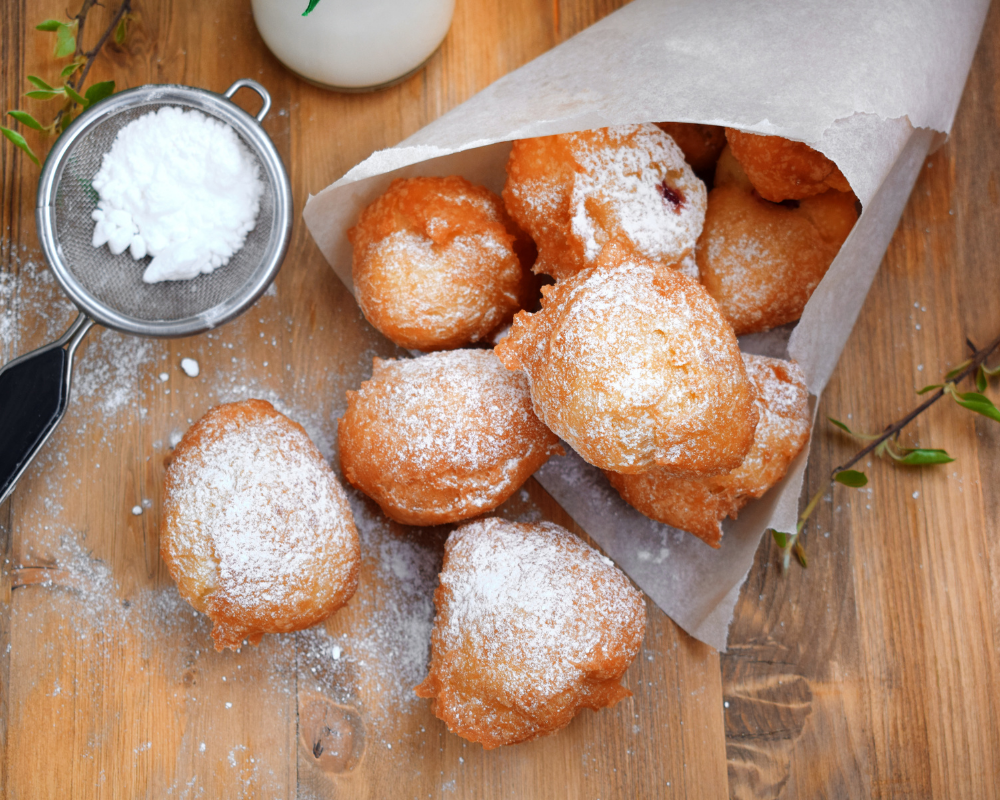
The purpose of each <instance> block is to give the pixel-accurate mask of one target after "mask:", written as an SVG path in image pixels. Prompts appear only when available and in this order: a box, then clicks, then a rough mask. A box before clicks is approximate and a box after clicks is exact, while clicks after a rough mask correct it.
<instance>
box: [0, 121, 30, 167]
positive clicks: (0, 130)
mask: <svg viewBox="0 0 1000 800" xmlns="http://www.w3.org/2000/svg"><path fill="white" fill-rule="evenodd" d="M0 134H3V135H4V136H5V137H7V138H8V139H10V140H11V141H12V142H13V143H14V146H15V147H19V148H21V149H22V150H23V151H24V152H25V153H27V154H28V158H30V159H31V160H32V161H34V162H35V165H36V166H37V165H38V156H36V155H35V153H34V151H32V149H31V148H30V147H29V146H28V143H27V142H26V141H25V140H24V137H23V136H22V135H21V134H19V133H18V132H17V131H12V130H11V129H10V128H5V127H3V126H2V125H0Z"/></svg>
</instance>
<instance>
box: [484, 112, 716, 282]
mask: <svg viewBox="0 0 1000 800" xmlns="http://www.w3.org/2000/svg"><path fill="white" fill-rule="evenodd" d="M705 196H706V193H705V184H703V183H702V182H701V181H700V180H699V179H698V178H697V177H695V174H694V172H692V171H691V167H690V166H688V164H687V162H686V161H685V160H684V153H683V152H681V149H680V148H679V147H678V146H677V145H676V144H675V143H674V140H673V139H671V138H670V137H669V136H668V135H667V134H665V133H664V132H663V131H661V130H660V129H659V128H657V127H656V126H655V125H652V124H644V125H619V126H616V127H613V128H601V129H599V130H592V131H581V132H579V133H566V134H560V135H557V136H543V137H539V138H535V139H521V140H519V141H516V142H514V145H513V148H512V150H511V153H510V159H509V160H508V162H507V184H506V186H504V190H503V199H504V203H505V204H506V206H507V210H508V211H509V212H510V215H511V216H512V217H513V218H514V220H515V221H516V222H517V223H518V224H519V225H520V226H521V227H522V228H524V229H525V230H526V231H527V232H528V233H529V234H531V236H532V238H533V239H534V241H535V243H536V244H537V245H538V261H537V262H536V263H535V271H536V272H544V273H546V274H548V275H552V276H553V277H554V278H556V279H559V278H564V277H567V276H569V275H572V274H573V273H575V272H578V271H579V270H581V269H583V268H584V267H586V266H589V265H591V264H593V263H594V262H595V261H596V259H597V257H598V255H599V254H600V252H601V248H602V247H604V245H605V244H607V243H608V242H609V241H612V240H616V239H617V240H619V241H621V242H622V243H623V244H624V245H626V246H628V247H631V248H633V249H634V250H635V251H636V252H638V253H639V254H641V255H643V256H645V257H646V258H649V259H652V260H654V261H658V262H660V263H662V264H670V265H674V264H677V263H679V262H680V261H682V260H683V259H684V257H685V256H687V255H689V254H690V253H691V252H692V251H693V250H694V247H695V243H696V242H697V240H698V234H699V233H701V226H702V221H703V220H704V218H705Z"/></svg>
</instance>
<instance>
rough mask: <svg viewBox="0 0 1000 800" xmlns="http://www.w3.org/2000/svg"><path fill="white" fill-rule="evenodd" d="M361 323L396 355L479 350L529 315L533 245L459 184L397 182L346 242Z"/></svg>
mask: <svg viewBox="0 0 1000 800" xmlns="http://www.w3.org/2000/svg"><path fill="white" fill-rule="evenodd" d="M347 235H348V238H349V239H350V241H351V245H352V246H353V247H354V257H353V262H352V273H353V278H354V290H355V295H356V296H357V300H358V305H359V306H361V310H362V312H363V313H364V315H365V318H366V319H367V320H368V321H369V322H370V323H371V324H372V325H373V326H374V327H375V328H377V329H378V330H379V331H380V332H381V333H383V334H384V335H385V336H387V337H388V338H389V339H391V340H392V341H393V342H395V343H396V344H398V345H399V346H401V347H408V348H412V349H416V350H450V349H453V348H456V347H462V346H463V345H467V344H470V343H472V342H478V341H480V340H481V339H484V338H485V337H487V336H488V335H489V334H490V333H491V332H493V331H494V330H495V329H496V328H498V327H500V326H501V325H503V324H505V323H507V322H509V321H510V319H511V317H513V316H514V313H515V312H516V311H517V310H518V309H520V308H522V307H527V306H529V305H530V304H531V303H532V302H533V301H534V298H535V297H536V295H537V279H536V278H535V277H534V276H533V275H532V274H531V270H530V267H531V263H532V261H533V260H534V254H535V250H534V244H533V243H532V242H531V240H530V239H529V238H528V236H527V235H526V234H525V233H524V232H523V231H521V230H520V229H519V228H518V227H517V226H516V225H515V224H514V222H513V221H512V220H511V219H510V217H509V216H508V215H507V212H506V211H505V210H504V207H503V202H502V201H501V200H500V198H499V197H497V196H496V195H495V194H493V192H491V191H489V190H488V189H486V188H484V187H482V186H477V185H475V184H473V183H470V182H469V181H467V180H465V178H462V177H459V176H457V175H453V176H450V177H447V178H407V179H402V178H400V179H397V180H394V181H393V182H392V184H390V186H389V189H388V190H387V191H386V193H385V194H383V195H382V196H381V197H379V198H378V199H377V200H376V201H375V202H374V203H372V204H371V205H370V206H368V207H367V208H366V209H365V210H364V211H362V212H361V216H360V217H359V219H358V223H357V225H355V226H354V227H353V228H351V230H349V231H348V232H347Z"/></svg>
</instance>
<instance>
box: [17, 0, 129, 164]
mask: <svg viewBox="0 0 1000 800" xmlns="http://www.w3.org/2000/svg"><path fill="white" fill-rule="evenodd" d="M96 5H99V3H98V0H84V2H83V5H82V6H81V7H80V11H79V12H78V13H77V15H76V16H75V17H72V18H70V20H69V21H68V22H62V21H60V20H57V19H47V20H45V21H44V22H41V23H39V24H38V25H36V26H35V27H36V29H37V30H40V31H46V32H48V33H54V34H55V35H56V36H55V38H56V41H55V45H54V48H53V53H52V54H53V55H54V56H55V57H56V58H70V59H71V60H70V62H69V63H68V64H67V65H66V66H65V67H63V69H62V71H61V72H60V73H59V80H58V81H56V82H55V83H51V84H50V83H49V82H48V81H46V80H43V79H42V78H39V77H38V76H37V75H29V76H28V83H30V84H31V85H32V87H33V88H32V89H31V90H29V91H27V92H25V93H24V96H25V97H29V98H31V99H33V100H61V101H62V107H61V108H60V109H59V111H58V112H57V113H56V114H55V116H54V117H53V119H52V121H51V122H49V123H48V124H44V125H43V124H42V123H41V122H39V121H38V120H37V119H35V118H34V117H33V116H32V115H31V114H29V113H28V112H27V111H21V110H17V109H15V110H10V111H8V112H7V114H8V116H10V117H12V118H13V119H15V120H17V121H18V122H19V123H20V124H21V125H23V126H24V127H26V128H31V129H32V130H36V131H41V132H43V133H47V134H57V133H62V132H63V131H64V130H66V128H67V127H68V126H69V124H70V122H72V121H73V119H74V118H75V117H76V116H77V115H78V114H79V113H80V112H81V111H83V110H85V109H87V108H89V107H90V106H92V105H94V104H95V103H98V102H100V101H101V100H103V99H104V98H105V97H108V96H109V95H111V94H112V93H113V92H114V90H115V82H114V81H101V82H100V83H95V84H93V85H92V86H90V87H88V88H87V89H86V90H84V88H83V85H84V82H85V81H86V80H87V74H88V73H89V72H90V68H91V67H92V66H93V65H94V61H95V60H96V59H97V56H98V55H99V54H100V52H101V50H102V49H103V47H104V45H105V44H107V42H108V41H110V40H113V41H114V42H115V44H118V45H120V44H122V43H123V42H124V41H125V37H126V36H127V35H128V28H129V24H130V23H131V21H132V20H133V15H132V13H131V11H132V0H122V4H121V5H120V6H119V7H118V11H117V12H115V15H114V17H112V19H111V22H110V24H109V25H108V27H107V28H106V29H105V30H104V32H103V33H102V34H101V36H100V38H99V39H98V41H97V44H95V45H94V46H93V47H92V48H91V49H90V50H84V49H83V35H84V30H85V29H86V26H87V16H88V15H89V14H90V11H91V9H93V7H94V6H96ZM0 134H2V135H3V136H4V137H5V138H6V139H8V140H9V141H10V142H12V143H13V144H14V146H15V147H18V148H20V149H21V150H23V151H24V152H25V153H26V154H27V156H28V158H30V159H31V160H32V161H34V162H35V164H38V163H39V159H38V156H37V155H35V152H34V151H33V150H32V149H31V147H30V146H29V145H28V142H27V141H26V140H25V138H24V136H22V135H21V134H20V133H18V132H17V131H15V130H13V129H11V128H5V127H3V126H2V125H0Z"/></svg>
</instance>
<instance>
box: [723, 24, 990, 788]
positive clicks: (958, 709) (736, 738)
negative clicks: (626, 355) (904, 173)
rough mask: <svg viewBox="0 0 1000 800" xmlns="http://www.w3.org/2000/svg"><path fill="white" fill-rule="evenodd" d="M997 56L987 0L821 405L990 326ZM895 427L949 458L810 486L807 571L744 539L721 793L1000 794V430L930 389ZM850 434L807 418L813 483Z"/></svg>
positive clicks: (868, 387)
mask: <svg viewBox="0 0 1000 800" xmlns="http://www.w3.org/2000/svg"><path fill="white" fill-rule="evenodd" d="M998 57H1000V13H998V9H997V8H995V7H994V8H993V9H992V11H991V13H990V16H989V20H988V22H987V26H986V30H985V32H984V34H983V38H982V41H981V43H980V47H979V51H978V54H977V56H976V61H975V63H974V65H973V70H972V75H971V77H970V79H969V83H968V86H967V87H966V93H965V97H964V99H963V103H962V106H961V108H960V111H959V115H958V119H957V121H956V126H955V130H954V134H953V136H952V139H951V141H950V142H949V143H948V144H947V145H946V146H945V147H944V148H942V149H941V150H940V151H938V153H936V154H935V155H934V156H932V157H931V158H930V159H929V160H928V162H927V164H926V166H925V169H924V170H923V172H922V174H921V176H920V179H919V181H918V183H917V186H916V188H915V189H914V192H913V196H912V198H911V200H910V203H909V205H908V207H907V209H906V212H905V213H904V216H903V219H902V222H901V223H900V227H899V229H898V231H897V232H896V235H895V237H894V239H893V241H892V244H891V245H890V248H889V251H888V253H887V255H886V258H885V261H884V263H883V265H882V268H881V270H880V272H879V274H878V277H877V278H876V280H875V284H874V286H873V287H872V290H871V293H870V294H869V296H868V298H867V301H866V303H865V307H864V310H863V312H862V314H861V317H860V319H859V320H858V323H857V326H856V327H855V329H854V332H853V334H852V336H851V339H850V341H849V342H848V345H847V348H846V350H845V351H844V354H843V356H842V358H841V361H840V364H839V366H838V368H837V371H836V373H835V375H834V377H833V380H832V381H831V384H830V386H829V387H828V389H827V391H826V394H825V395H824V397H823V401H822V404H821V407H820V413H819V417H820V419H821V420H822V419H824V418H825V416H826V415H830V416H834V417H836V418H838V419H843V420H849V421H850V423H849V424H851V425H852V426H856V428H858V429H861V430H868V431H873V430H878V429H879V428H880V427H881V426H883V425H885V424H888V423H889V422H890V421H892V420H894V419H896V418H898V417H900V416H901V415H902V413H904V412H905V411H906V410H908V409H909V408H911V407H913V406H914V405H916V402H917V398H916V396H915V394H914V390H915V389H916V388H919V387H920V386H923V385H926V384H928V383H932V382H935V381H937V380H939V379H940V376H941V375H942V374H943V373H944V372H946V371H947V370H948V369H949V368H950V367H952V366H954V364H955V363H957V362H958V361H961V360H962V359H964V358H965V357H966V351H965V347H964V340H965V337H966V336H969V337H971V338H972V339H973V341H977V342H985V341H987V340H989V339H991V338H993V337H994V336H995V335H996V334H997V326H998V324H1000V315H998V313H997V308H1000V284H998V282H997V280H996V274H997V273H996V255H995V252H996V229H997V222H998V221H1000V220H998V199H997V193H996V180H997V179H996V176H997V171H998V168H1000V156H998V154H997V151H996V147H995V133H994V131H995V129H996V120H997V116H998V109H1000V104H998V102H997V100H998V98H997V85H998V81H997V70H998V68H1000V58H998ZM990 187H993V190H992V192H991V191H990ZM993 394H994V397H995V396H996V395H995V390H994V392H993ZM904 442H906V443H908V444H909V443H919V444H920V445H922V446H928V447H942V448H945V449H946V450H947V451H948V452H949V453H950V454H951V455H952V456H953V457H955V458H956V462H955V463H954V464H949V465H946V466H941V467H934V468H929V469H924V470H916V469H906V468H893V467H892V466H891V465H889V464H885V463H872V464H870V465H866V466H865V467H864V468H865V470H866V472H867V473H868V475H869V477H870V478H871V484H870V486H869V487H868V489H866V490H862V491H855V490H850V489H846V488H841V487H838V488H837V489H836V490H834V492H833V493H832V496H831V497H830V499H829V502H825V503H823V504H821V508H820V511H819V512H818V514H817V516H816V519H815V522H814V523H812V524H811V526H810V532H809V533H808V534H807V536H806V547H807V551H808V555H809V569H808V571H803V570H800V569H797V568H796V569H793V570H792V571H791V573H790V574H789V575H788V576H782V575H780V573H779V571H778V569H777V567H776V566H775V558H774V549H773V545H771V544H770V543H765V544H764V545H763V546H762V548H761V551H760V552H759V553H758V557H757V560H756V563H755V565H754V568H753V570H752V571H751V574H750V578H749V580H748V582H747V584H746V586H745V587H744V589H743V592H742V594H741V597H740V602H739V605H738V606H737V613H736V619H735V621H734V623H733V628H732V631H731V636H730V642H731V651H730V652H729V653H727V654H725V655H724V656H723V657H722V673H723V682H724V692H725V697H726V701H727V702H728V703H729V708H728V709H727V712H726V731H727V752H728V755H729V776H730V793H731V796H733V797H739V798H751V797H776V796H779V795H780V796H781V797H788V798H795V797H808V798H816V797H832V798H834V797H835V798H839V797H969V798H992V797H997V796H998V795H1000V783H998V782H1000V775H998V770H997V764H1000V735H998V729H1000V703H998V701H997V697H998V692H1000V671H998V660H997V644H998V641H1000V638H998V623H1000V613H998V610H1000V606H998V599H997V598H998V585H997V580H996V575H997V574H1000V573H998V571H997V567H998V566H1000V555H998V554H1000V543H998V537H997V533H998V523H997V514H996V513H995V512H996V510H997V508H998V503H1000V482H998V480H997V477H998V473H997V467H996V464H997V460H998V459H997V456H998V453H1000V431H998V430H997V426H996V424H995V423H991V422H989V421H987V420H985V419H982V418H980V420H977V419H975V418H974V417H973V415H972V414H970V413H969V412H966V411H964V410H961V409H959V408H957V407H955V406H954V404H947V405H946V404H945V403H943V402H942V403H940V404H938V406H937V407H935V408H934V409H932V410H931V411H930V412H929V413H928V414H926V415H925V416H924V417H922V418H921V419H920V420H919V421H918V422H917V423H916V424H915V425H914V426H912V429H911V430H909V431H908V432H907V434H906V436H905V437H904ZM856 449H857V448H856V447H854V446H853V445H852V444H851V443H850V442H848V441H845V438H844V437H842V436H840V435H838V434H836V433H835V432H832V429H830V428H829V426H826V427H824V426H821V427H820V432H819V433H818V435H817V436H816V438H815V441H814V443H813V449H812V454H811V457H810V467H809V473H808V479H807V485H808V491H809V492H813V491H816V490H817V489H818V488H819V487H820V486H821V485H822V482H823V481H824V480H825V476H827V475H828V474H829V471H830V469H832V468H833V467H834V466H835V465H837V464H840V463H843V461H845V460H846V459H847V458H848V457H849V456H850V455H851V453H852V452H854V450H856ZM991 512H992V513H991Z"/></svg>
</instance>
